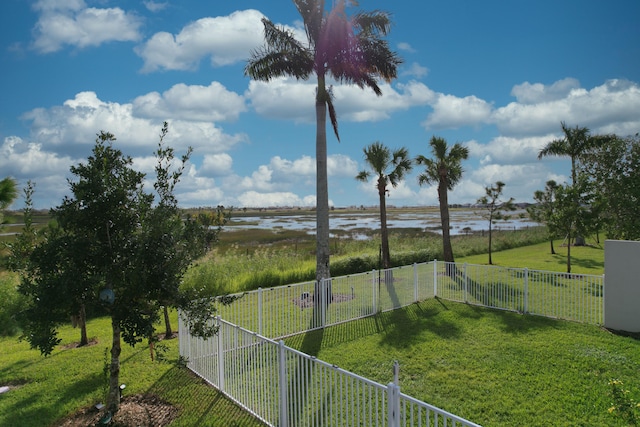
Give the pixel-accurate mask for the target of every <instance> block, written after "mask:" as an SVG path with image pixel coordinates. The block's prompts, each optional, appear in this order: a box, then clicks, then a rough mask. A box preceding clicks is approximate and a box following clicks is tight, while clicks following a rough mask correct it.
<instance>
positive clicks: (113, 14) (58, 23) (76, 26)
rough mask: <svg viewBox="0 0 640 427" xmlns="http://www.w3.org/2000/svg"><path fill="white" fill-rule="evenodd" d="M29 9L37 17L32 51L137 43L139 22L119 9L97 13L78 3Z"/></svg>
mask: <svg viewBox="0 0 640 427" xmlns="http://www.w3.org/2000/svg"><path fill="white" fill-rule="evenodd" d="M33 9H34V10H36V12H38V13H39V14H40V16H39V18H38V22H37V23H36V25H35V28H34V34H35V40H34V41H33V48H34V49H36V50H37V51H39V52H42V53H50V52H56V51H58V50H60V49H62V48H63V47H64V46H65V45H69V46H74V47H78V48H86V47H91V46H99V45H101V44H103V43H107V42H111V41H120V42H124V41H138V40H139V39H140V33H139V28H140V26H141V23H142V21H141V20H140V18H139V17H138V16H137V15H135V14H133V13H128V12H126V11H124V10H122V9H121V8H119V7H115V8H104V9H100V8H95V7H86V4H85V3H84V1H81V0H67V1H52V0H43V1H38V2H36V3H35V4H34V5H33Z"/></svg>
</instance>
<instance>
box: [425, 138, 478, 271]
mask: <svg viewBox="0 0 640 427" xmlns="http://www.w3.org/2000/svg"><path fill="white" fill-rule="evenodd" d="M429 145H430V146H431V155H432V156H433V158H430V159H429V158H427V157H425V156H423V155H419V156H418V157H416V163H417V164H419V165H423V166H424V167H425V169H424V172H423V173H421V174H420V175H419V176H418V184H420V185H424V184H438V201H439V203H440V221H441V223H442V250H443V254H444V260H445V261H447V262H454V259H453V248H452V247H451V234H450V233H451V230H450V229H451V226H450V217H449V194H448V192H449V191H450V190H453V188H454V187H455V186H456V184H458V182H460V179H462V174H463V172H464V169H463V168H462V161H463V160H466V159H467V157H469V148H467V147H465V146H463V145H462V144H460V143H456V144H454V145H453V146H452V147H449V146H448V145H447V141H446V140H445V139H444V138H440V137H436V136H432V137H431V140H430V141H429Z"/></svg>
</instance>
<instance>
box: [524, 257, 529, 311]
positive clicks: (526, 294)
mask: <svg viewBox="0 0 640 427" xmlns="http://www.w3.org/2000/svg"><path fill="white" fill-rule="evenodd" d="M524 312H525V314H526V313H529V269H528V268H526V267H525V269H524Z"/></svg>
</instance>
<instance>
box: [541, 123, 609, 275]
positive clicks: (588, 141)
mask: <svg viewBox="0 0 640 427" xmlns="http://www.w3.org/2000/svg"><path fill="white" fill-rule="evenodd" d="M560 125H561V126H562V132H563V133H564V137H563V138H561V139H554V140H553V141H550V142H549V143H547V145H545V146H544V147H543V148H542V149H541V150H540V152H539V153H538V160H540V159H542V158H543V157H549V156H562V157H567V156H568V157H569V158H570V159H571V186H572V187H574V191H573V192H572V194H573V195H574V196H575V197H574V201H573V203H574V211H575V212H579V211H580V209H579V204H580V201H579V198H578V195H579V193H580V191H578V189H577V188H575V187H576V185H577V184H578V182H577V163H578V161H579V160H580V156H582V155H583V154H585V153H587V152H588V151H589V150H591V149H593V148H597V147H599V146H601V145H603V144H604V143H605V142H606V141H608V137H606V136H599V135H591V133H590V132H589V129H588V128H586V127H579V126H576V127H575V128H570V127H568V126H567V125H566V123H565V122H560ZM579 220H580V218H574V225H573V227H570V229H572V230H574V231H573V232H571V231H570V232H569V234H568V236H567V273H570V272H571V243H572V241H573V238H574V236H573V235H572V234H573V233H575V234H576V236H575V237H576V239H577V238H578V237H579V231H578V230H576V228H579V227H578V221H579Z"/></svg>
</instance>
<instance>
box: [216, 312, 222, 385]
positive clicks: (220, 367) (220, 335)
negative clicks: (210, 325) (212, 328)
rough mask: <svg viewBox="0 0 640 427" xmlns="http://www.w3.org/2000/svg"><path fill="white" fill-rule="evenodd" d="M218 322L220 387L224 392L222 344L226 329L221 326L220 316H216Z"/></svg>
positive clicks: (217, 342)
mask: <svg viewBox="0 0 640 427" xmlns="http://www.w3.org/2000/svg"><path fill="white" fill-rule="evenodd" d="M216 322H217V323H218V333H217V334H216V335H215V337H216V340H217V341H216V344H217V349H218V387H219V388H220V391H224V344H223V342H222V339H223V338H224V337H223V330H224V328H222V325H221V324H220V316H216Z"/></svg>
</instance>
